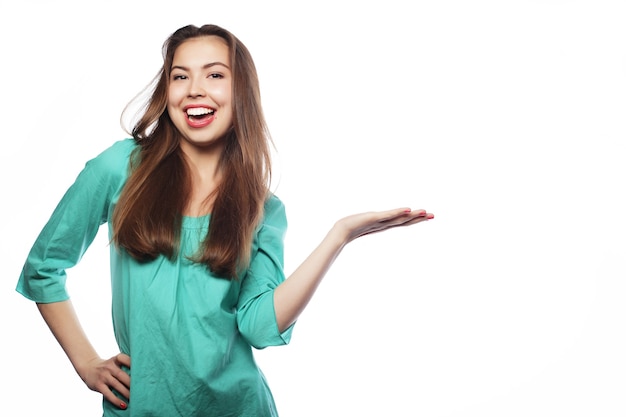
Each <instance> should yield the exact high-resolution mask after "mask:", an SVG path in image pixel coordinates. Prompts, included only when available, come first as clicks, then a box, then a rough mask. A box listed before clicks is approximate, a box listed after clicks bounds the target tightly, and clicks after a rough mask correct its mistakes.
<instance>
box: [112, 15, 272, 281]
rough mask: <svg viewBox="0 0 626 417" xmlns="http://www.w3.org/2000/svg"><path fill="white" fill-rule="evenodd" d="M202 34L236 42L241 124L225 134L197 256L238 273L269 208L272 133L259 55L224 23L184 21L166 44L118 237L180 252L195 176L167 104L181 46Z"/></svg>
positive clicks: (140, 250) (117, 221) (143, 248)
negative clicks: (217, 179)
mask: <svg viewBox="0 0 626 417" xmlns="http://www.w3.org/2000/svg"><path fill="white" fill-rule="evenodd" d="M201 36H218V37H220V38H222V39H224V40H225V41H226V43H227V44H228V48H229V51H230V63H231V68H232V74H233V83H232V89H233V91H232V93H233V127H232V129H231V130H230V131H229V133H227V136H226V137H225V138H224V143H225V147H224V152H223V153H222V156H221V160H220V162H219V164H220V169H221V172H222V173H223V175H222V180H221V182H220V184H219V185H218V187H217V190H216V192H215V199H214V202H213V207H212V211H211V219H210V226H209V231H208V233H207V236H206V237H205V239H204V241H203V243H202V246H201V248H200V250H199V253H197V254H196V255H195V257H194V260H195V261H197V262H202V263H205V264H206V265H207V266H208V267H209V269H210V270H211V271H212V272H213V273H214V274H215V275H217V276H220V277H223V278H229V279H233V278H237V277H238V276H239V273H238V272H239V271H241V269H242V268H245V267H247V265H248V264H249V261H250V250H251V246H252V241H253V239H254V234H255V231H256V228H257V226H258V225H259V222H260V220H261V218H262V216H263V204H264V202H265V200H266V198H267V197H268V193H269V191H268V187H269V184H270V179H271V161H270V144H271V138H270V135H269V132H268V129H267V125H266V123H265V118H264V115H263V110H262V107H261V95H260V89H259V81H258V76H257V72H256V68H255V65H254V61H253V60H252V56H251V55H250V52H249V51H248V49H247V48H246V47H245V45H244V44H243V43H242V42H241V41H240V40H239V39H237V38H236V37H235V36H234V35H233V34H232V33H230V32H229V31H227V30H225V29H223V28H221V27H219V26H216V25H204V26H201V27H197V26H193V25H189V26H184V27H182V28H180V29H178V30H177V31H175V32H174V33H173V34H172V35H171V36H170V37H169V38H168V39H167V40H166V41H165V43H164V44H163V67H162V68H161V70H160V72H159V74H158V75H157V77H156V78H155V84H154V87H153V91H152V95H151V96H150V98H149V99H148V101H147V104H146V106H145V109H144V110H143V113H142V115H141V117H140V119H139V120H138V121H137V123H136V124H135V125H134V127H133V129H132V131H131V133H132V136H133V138H134V139H135V141H136V142H137V143H138V144H139V147H137V149H136V150H135V152H134V153H133V155H132V156H131V164H130V174H129V178H128V181H127V183H126V185H125V186H124V189H123V190H122V193H121V195H120V199H119V201H118V203H117V205H116V207H115V210H114V213H113V242H114V243H115V244H117V245H118V246H120V247H122V248H124V249H125V250H126V251H127V252H128V253H129V254H130V255H131V256H132V257H134V258H135V259H138V260H142V261H148V260H153V259H155V258H156V257H157V256H159V255H160V254H163V255H165V256H167V257H168V258H170V259H174V258H176V257H177V256H179V253H178V251H179V249H178V248H179V244H180V229H181V226H182V217H183V216H182V213H183V211H184V209H185V207H186V206H187V203H188V199H189V196H190V194H191V177H190V174H189V168H188V166H187V163H186V161H185V158H184V156H183V153H182V151H181V149H180V146H179V143H180V134H179V132H178V130H177V129H176V127H175V126H174V124H173V123H172V121H171V120H170V117H169V114H168V112H167V108H166V107H167V91H168V85H169V80H170V72H171V66H172V61H173V59H174V52H175V51H176V48H178V46H180V45H181V44H182V43H183V42H185V41H186V40H188V39H191V38H197V37H201ZM208 197H209V196H207V198H208Z"/></svg>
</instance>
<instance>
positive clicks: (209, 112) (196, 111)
mask: <svg viewBox="0 0 626 417" xmlns="http://www.w3.org/2000/svg"><path fill="white" fill-rule="evenodd" d="M186 114H187V117H188V118H189V119H190V120H202V119H203V118H205V117H207V116H213V115H214V114H215V110H213V109H209V108H207V107H190V108H188V109H187V110H186Z"/></svg>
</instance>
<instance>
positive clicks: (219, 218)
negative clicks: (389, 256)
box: [17, 25, 433, 417]
mask: <svg viewBox="0 0 626 417" xmlns="http://www.w3.org/2000/svg"><path fill="white" fill-rule="evenodd" d="M163 51H164V62H163V67H162V69H161V71H160V75H159V77H158V78H157V80H156V84H155V85H154V91H153V93H152V96H151V98H150V99H149V101H148V103H147V106H146V107H145V111H144V112H143V114H142V117H141V118H140V120H139V121H138V122H137V124H136V125H135V126H134V128H133V130H132V138H128V139H124V140H120V141H118V142H116V143H114V144H113V145H112V146H111V147H109V148H108V149H106V150H105V151H104V152H102V153H101V154H100V155H98V156H97V157H95V158H94V159H92V160H90V161H89V162H87V164H86V165H85V168H84V169H83V171H82V172H81V173H80V175H79V176H78V177H77V179H76V181H75V183H74V184H73V185H72V186H71V187H70V188H69V190H68V191H67V192H66V194H65V195H64V197H63V198H62V200H61V202H60V203H59V205H58V206H57V208H56V210H55V211H54V213H53V214H52V216H51V218H50V220H49V221H48V223H47V224H46V226H45V227H44V229H43V230H42V232H41V234H40V235H39V237H38V238H37V240H36V242H35V244H34V246H33V248H32V250H31V252H30V253H29V255H28V258H27V260H26V263H25V266H24V268H23V271H22V274H21V276H20V279H19V282H18V285H17V290H18V291H19V292H20V293H21V294H23V295H24V296H25V297H27V298H29V299H31V300H33V301H35V302H36V303H37V306H38V307H39V310H40V312H41V314H42V316H43V318H44V320H45V322H46V323H47V324H48V326H49V327H50V329H51V331H52V333H53V334H54V336H55V337H56V339H57V340H58V341H59V343H60V345H61V346H62V348H63V349H64V351H65V352H66V354H67V356H68V358H69V360H70V361H71V363H72V365H73V366H74V368H75V369H76V372H77V373H78V374H79V376H80V377H81V378H82V380H83V381H84V382H85V384H86V385H87V386H88V387H89V388H90V389H92V390H95V391H98V392H100V393H102V395H103V397H104V401H103V409H104V415H105V416H167V417H174V416H184V417H193V416H250V417H262V416H276V415H278V414H277V411H276V407H275V404H274V400H273V398H272V394H271V392H270V390H269V388H268V386H267V384H266V381H265V379H264V377H263V374H262V373H261V371H260V370H259V369H258V367H257V365H256V364H255V361H254V359H253V351H252V348H253V347H254V348H264V347H267V346H274V345H281V344H286V343H288V342H289V340H290V335H291V329H292V326H293V325H294V323H295V321H296V319H297V318H298V316H299V314H300V313H301V312H302V310H303V309H304V308H305V306H306V305H307V303H308V302H309V300H310V299H311V297H312V296H313V293H314V292H315V290H316V288H317V286H318V284H319V283H320V281H321V280H322V278H323V277H324V275H325V273H326V271H327V270H328V268H329V267H330V266H331V264H332V263H333V261H334V260H335V258H336V257H337V256H338V255H339V253H340V252H341V250H342V248H343V247H344V246H345V245H346V244H347V243H349V242H350V241H352V240H354V239H355V238H357V237H359V236H363V235H366V234H370V233H374V232H379V231H383V230H387V229H390V228H393V227H397V226H408V225H413V224H417V223H420V222H422V221H425V220H428V219H432V218H433V215H432V214H430V213H427V212H426V211H424V210H413V211H412V210H410V209H406V208H398V209H394V210H389V211H384V212H369V213H363V214H357V215H353V216H349V217H345V218H342V219H340V220H339V221H337V222H336V223H335V225H334V226H333V227H332V228H331V229H330V231H329V232H328V234H327V235H326V237H325V238H324V239H323V240H322V242H321V243H320V244H319V246H317V248H316V249H315V250H314V251H313V252H312V253H311V255H310V256H309V257H308V258H307V259H306V260H305V261H304V262H303V263H302V264H301V265H300V266H299V267H298V268H297V269H296V270H295V271H294V272H293V274H292V275H291V276H289V278H288V279H285V276H284V274H283V236H284V233H285V230H286V226H287V222H286V217H285V210H284V206H283V204H282V203H281V201H280V200H279V199H278V198H277V197H276V196H275V195H273V194H272V193H271V192H270V191H269V189H268V187H269V180H270V175H271V165H270V162H271V161H270V153H269V135H268V131H267V127H266V125H265V121H264V118H263V112H262V108H261V101H260V94H259V83H258V80H257V74H256V69H255V66H254V63H253V60H252V58H251V56H250V54H249V52H248V50H247V49H246V47H245V46H244V45H243V44H242V43H241V42H240V41H239V40H238V39H237V38H236V37H235V36H233V35H232V34H231V33H230V32H228V31H226V30H224V29H223V28H220V27H218V26H215V25H205V26H202V27H199V28H198V27H195V26H186V27H183V28H181V29H179V30H177V31H176V32H174V33H173V34H172V35H171V36H170V37H169V38H168V39H167V41H166V42H165V44H164V48H163ZM104 223H108V227H109V234H110V238H111V242H112V244H111V247H110V260H111V282H112V295H113V300H112V313H113V327H114V332H115V337H116V340H117V343H118V345H119V349H120V353H119V354H118V355H116V356H114V357H112V358H108V359H104V358H101V357H100V356H99V355H98V353H97V352H96V350H95V349H94V347H93V346H92V345H91V343H90V342H89V340H88V339H87V337H86V336H85V334H84V332H83V330H82V328H81V325H80V323H79V320H78V318H77V317H76V315H75V313H74V309H73V307H72V304H71V301H70V300H69V296H68V294H67V292H66V289H65V278H66V273H65V271H66V269H68V268H70V267H72V266H74V265H76V264H77V263H78V261H79V259H80V258H81V256H82V255H83V254H84V252H85V251H86V250H87V248H88V246H89V245H90V243H91V242H92V241H93V239H94V237H95V235H96V233H97V231H98V228H99V226H100V225H102V224H104ZM131 358H132V365H131ZM131 375H132V377H131Z"/></svg>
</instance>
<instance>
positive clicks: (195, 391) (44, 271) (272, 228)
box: [17, 139, 292, 417]
mask: <svg viewBox="0 0 626 417" xmlns="http://www.w3.org/2000/svg"><path fill="white" fill-rule="evenodd" d="M136 146H137V145H136V143H135V141H134V140H133V139H125V140H121V141H118V142H116V143H115V144H114V145H113V146H111V147H110V148H108V149H107V150H105V151H104V152H102V153H101V154H100V155H98V156H97V157H96V158H94V159H92V160H90V161H89V162H87V164H86V165H85V168H84V169H83V170H82V172H81V173H80V175H79V176H78V178H77V179H76V181H75V183H74V184H73V185H72V186H71V187H70V188H69V190H68V191H67V192H66V194H65V195H64V197H63V199H62V200H61V202H60V203H59V205H58V206H57V208H56V209H55V211H54V213H53V214H52V216H51V218H50V220H49V221H48V223H47V224H46V226H45V227H44V229H43V230H42V232H41V234H40V235H39V237H38V238H37V240H36V242H35V244H34V246H33V248H32V249H31V252H30V253H29V255H28V258H27V260H26V263H25V265H24V268H23V271H22V274H21V276H20V279H19V281H18V285H17V291H18V292H20V293H21V294H23V295H24V296H25V297H27V298H29V299H31V300H33V301H36V302H41V303H51V302H57V301H63V300H67V299H68V298H69V295H68V293H67V291H66V289H65V281H66V273H65V270H66V269H68V268H71V267H72V266H74V265H76V264H77V263H78V262H79V260H80V258H81V257H82V255H83V254H84V252H85V251H86V250H87V248H88V247H89V245H90V244H91V242H92V241H93V239H94V237H95V236H96V233H97V231H98V229H99V227H100V226H101V225H102V224H104V223H106V222H108V223H109V236H110V235H111V226H110V225H111V222H110V220H111V216H112V213H113V208H114V207H115V203H116V202H117V200H118V198H119V195H120V192H121V190H122V188H123V186H124V183H125V181H126V178H127V170H128V163H129V158H130V153H131V151H132V150H133V149H134V148H135V147H136ZM209 220H210V216H209V215H207V216H204V217H184V218H183V225H182V232H181V242H180V253H181V255H182V256H179V257H178V258H177V259H175V260H168V259H167V258H166V257H164V256H160V257H159V258H157V259H156V260H154V261H151V262H147V263H139V262H137V261H135V260H134V259H133V258H131V257H130V256H129V255H128V254H127V253H126V252H125V251H123V250H120V249H118V248H116V247H115V246H114V245H111V249H110V260H111V288H112V297H113V299H112V315H113V329H114V332H115V337H116V340H117V343H118V345H119V349H120V351H121V352H123V353H126V354H128V355H129V356H130V357H131V361H132V366H131V371H132V376H131V389H130V391H131V398H130V401H129V404H128V408H127V409H126V410H120V409H118V408H117V407H116V406H114V405H112V404H110V403H109V402H108V401H106V400H104V401H103V408H104V416H133V417H139V416H167V417H175V416H183V417H194V416H203V417H204V416H220V417H225V416H233V417H235V416H236V417H243V416H250V417H263V416H276V415H277V412H276V408H275V405H274V400H273V398H272V394H271V392H270V390H269V388H268V386H267V383H266V381H265V378H264V377H263V374H262V373H261V371H260V370H259V368H258V367H257V365H256V364H255V361H254V358H253V352H252V347H255V348H258V349H262V348H264V347H267V346H274V345H283V344H287V343H289V340H290V337H291V330H292V327H290V328H289V329H288V330H286V331H285V332H283V333H282V334H281V333H280V332H279V330H278V325H277V323H276V317H275V313H274V304H273V301H274V297H273V290H274V289H275V288H276V287H277V286H278V285H279V284H280V283H281V282H283V281H284V279H285V277H284V274H283V238H284V233H285V231H286V228H287V221H286V217H285V208H284V206H283V204H282V202H281V201H280V200H279V199H278V198H277V197H276V196H273V195H272V196H271V197H270V198H269V199H268V201H267V202H266V204H265V215H264V219H263V221H262V224H261V225H260V226H259V228H258V230H257V234H256V236H255V239H254V244H253V248H252V257H251V264H250V267H249V269H248V271H247V272H246V274H245V275H244V276H243V277H242V278H241V280H239V281H237V280H226V279H222V278H217V277H215V276H213V275H212V274H211V273H210V271H209V270H208V268H206V267H205V266H204V265H201V264H197V263H193V262H191V261H189V259H188V258H187V257H186V256H185V255H192V254H194V253H195V251H196V250H197V249H198V246H199V244H200V242H201V240H202V239H203V237H204V236H205V235H206V232H207V229H208V226H209ZM129 373H130V371H129Z"/></svg>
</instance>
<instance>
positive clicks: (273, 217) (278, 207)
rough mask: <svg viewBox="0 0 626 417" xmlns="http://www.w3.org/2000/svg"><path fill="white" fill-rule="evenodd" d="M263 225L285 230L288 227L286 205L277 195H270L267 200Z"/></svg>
mask: <svg viewBox="0 0 626 417" xmlns="http://www.w3.org/2000/svg"><path fill="white" fill-rule="evenodd" d="M264 210H265V213H264V219H263V223H265V224H271V225H273V226H277V227H281V228H284V227H286V226H287V214H286V211H285V205H284V204H283V202H282V201H281V200H280V198H278V197H277V196H276V195H275V194H272V193H270V195H269V196H268V198H267V200H265V207H264Z"/></svg>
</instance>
